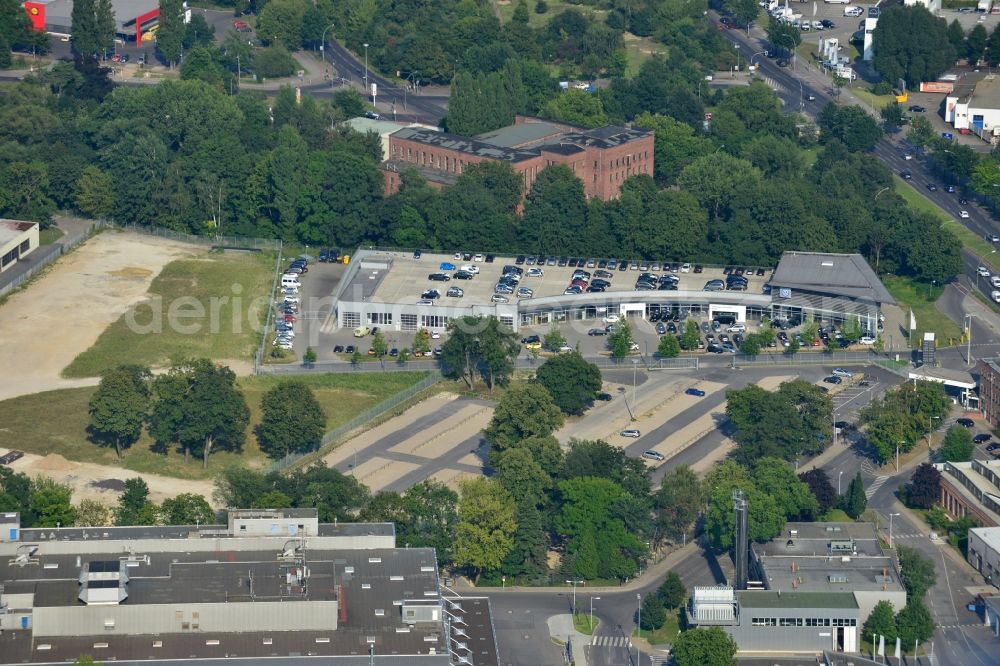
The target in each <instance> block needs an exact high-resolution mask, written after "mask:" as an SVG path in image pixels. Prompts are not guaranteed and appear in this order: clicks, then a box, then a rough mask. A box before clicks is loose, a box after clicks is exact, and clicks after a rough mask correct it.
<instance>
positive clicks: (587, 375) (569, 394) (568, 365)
mask: <svg viewBox="0 0 1000 666" xmlns="http://www.w3.org/2000/svg"><path fill="white" fill-rule="evenodd" d="M535 380H536V381H537V382H538V383H539V384H541V385H542V386H544V387H545V390H546V391H548V392H549V395H551V396H552V401H553V402H554V403H555V404H556V406H557V407H559V409H560V410H562V412H563V413H564V414H582V413H583V411H584V410H585V409H586V408H587V407H589V406H590V404H591V403H592V402H593V400H594V397H595V396H596V395H597V393H598V391H600V390H601V384H602V379H601V370H600V369H599V368H598V367H597V366H596V365H594V364H593V363H590V362H588V361H587V360H586V359H584V358H583V357H582V356H581V355H580V354H579V352H572V353H569V354H559V355H558V356H553V357H552V358H549V359H547V360H546V361H545V363H543V364H542V365H541V367H539V368H538V370H537V372H536V373H535Z"/></svg>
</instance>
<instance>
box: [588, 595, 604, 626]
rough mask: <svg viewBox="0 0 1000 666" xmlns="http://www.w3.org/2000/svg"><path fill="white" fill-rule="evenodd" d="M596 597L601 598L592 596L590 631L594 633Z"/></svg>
mask: <svg viewBox="0 0 1000 666" xmlns="http://www.w3.org/2000/svg"><path fill="white" fill-rule="evenodd" d="M594 599H597V600H598V601H600V600H601V598H600V597H593V596H592V597H590V633H594Z"/></svg>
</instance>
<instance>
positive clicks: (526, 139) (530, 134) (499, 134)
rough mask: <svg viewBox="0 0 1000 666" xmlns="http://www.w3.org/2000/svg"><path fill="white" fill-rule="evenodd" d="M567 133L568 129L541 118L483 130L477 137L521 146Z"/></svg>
mask: <svg viewBox="0 0 1000 666" xmlns="http://www.w3.org/2000/svg"><path fill="white" fill-rule="evenodd" d="M565 133H566V130H564V129H563V128H562V127H560V126H558V125H553V124H552V123H548V122H545V121H544V120H541V121H530V122H525V123H517V124H515V125H507V126H506V127H501V128H500V129H495V130H493V131H491V132H483V133H482V134H479V135H477V136H476V138H477V139H479V140H480V141H482V142H484V143H489V144H492V145H494V146H504V147H507V148H519V147H522V146H526V145H530V144H533V143H535V142H538V141H544V140H545V139H547V138H551V137H554V136H559V135H561V134H565Z"/></svg>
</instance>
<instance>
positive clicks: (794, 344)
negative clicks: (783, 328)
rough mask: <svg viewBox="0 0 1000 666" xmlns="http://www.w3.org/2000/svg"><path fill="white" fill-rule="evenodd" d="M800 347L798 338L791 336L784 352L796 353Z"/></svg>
mask: <svg viewBox="0 0 1000 666" xmlns="http://www.w3.org/2000/svg"><path fill="white" fill-rule="evenodd" d="M801 348H802V343H800V342H799V339H798V338H796V337H794V336H792V337H791V338H789V340H788V346H787V347H785V352H786V353H788V354H789V355H794V354H797V353H798V352H799V350H800V349H801Z"/></svg>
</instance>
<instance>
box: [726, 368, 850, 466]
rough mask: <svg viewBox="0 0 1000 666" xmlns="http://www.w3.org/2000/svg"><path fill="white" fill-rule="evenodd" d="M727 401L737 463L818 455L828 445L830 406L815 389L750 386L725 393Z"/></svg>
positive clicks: (786, 384)
mask: <svg viewBox="0 0 1000 666" xmlns="http://www.w3.org/2000/svg"><path fill="white" fill-rule="evenodd" d="M726 398H727V404H726V416H727V417H728V418H729V421H730V422H731V423H732V425H733V426H734V427H735V428H736V433H735V435H734V439H735V440H736V442H737V443H738V444H739V448H738V449H737V451H736V453H735V457H736V459H737V460H739V461H742V462H744V463H746V464H750V463H751V462H753V461H756V460H759V459H760V458H762V457H765V456H771V457H776V458H781V459H783V460H793V459H795V458H796V457H798V456H799V455H800V454H802V453H809V452H812V453H819V452H820V451H822V450H823V449H824V448H825V446H826V445H827V443H828V438H829V437H830V434H831V426H830V423H831V421H832V420H833V418H832V414H833V403H832V402H831V400H830V397H829V396H828V395H827V394H825V393H823V392H822V391H821V390H820V389H819V387H818V386H815V385H812V384H809V383H808V382H804V381H802V380H793V381H791V382H784V383H782V384H781V385H780V386H779V387H778V390H777V391H773V392H769V391H765V390H763V389H761V388H760V387H759V386H756V385H750V386H747V387H746V388H744V389H738V390H731V391H728V392H727V393H726Z"/></svg>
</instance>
